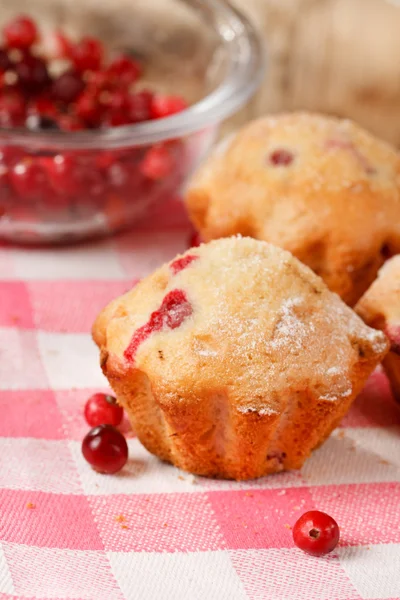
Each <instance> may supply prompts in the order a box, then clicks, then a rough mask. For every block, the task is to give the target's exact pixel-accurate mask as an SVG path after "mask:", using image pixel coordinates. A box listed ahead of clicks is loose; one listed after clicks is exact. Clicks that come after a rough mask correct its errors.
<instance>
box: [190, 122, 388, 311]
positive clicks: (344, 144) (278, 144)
mask: <svg viewBox="0 0 400 600" xmlns="http://www.w3.org/2000/svg"><path fill="white" fill-rule="evenodd" d="M399 185H400V157H399V155H398V153H397V152H396V151H395V150H394V149H393V148H391V147H390V146H389V145H388V144H386V143H384V142H381V141H379V140H378V139H376V138H375V137H374V136H372V135H371V134H369V133H367V132H366V131H365V130H363V129H362V128H360V127H359V126H357V125H356V124H355V123H353V122H351V121H348V120H340V119H336V118H330V117H325V116H321V115H317V114H308V113H293V114H284V115H279V116H276V117H266V118H262V119H259V120H257V121H254V122H252V123H250V124H248V125H246V126H245V127H244V128H243V129H242V130H240V131H239V132H238V133H237V134H236V135H234V136H233V137H232V139H231V140H230V141H228V142H227V143H226V144H225V147H224V148H223V149H222V150H221V148H220V149H217V151H216V152H215V153H214V154H213V155H212V156H211V157H210V158H209V159H208V160H207V161H206V162H205V163H204V165H203V166H202V167H200V169H199V171H198V172H197V173H196V174H195V176H194V178H193V180H192V182H191V185H190V187H189V190H188V193H187V198H186V202H187V206H188V209H189V213H190V215H191V218H192V220H193V222H194V224H195V225H196V227H197V228H198V229H199V231H200V232H201V234H202V236H203V238H204V239H205V240H206V241H207V240H210V239H213V238H217V237H222V236H230V235H233V234H236V233H241V234H242V235H250V236H252V237H255V238H258V239H263V240H265V241H269V242H271V243H274V244H277V245H279V246H282V247H283V248H285V249H286V250H289V251H290V252H292V253H293V254H294V255H295V256H296V257H297V258H299V259H300V260H302V261H303V262H305V263H306V264H308V266H310V267H311V268H312V269H313V270H314V271H315V272H316V273H317V274H320V275H321V276H322V277H323V279H324V280H325V281H326V283H327V284H328V286H329V287H330V288H331V289H332V290H334V291H337V292H338V293H339V294H340V295H341V296H342V297H343V298H344V299H345V300H346V301H347V302H349V303H350V304H352V303H355V301H357V299H358V298H359V297H360V295H361V294H362V293H363V292H364V291H365V289H366V288H367V287H368V285H369V284H370V283H371V281H372V279H373V278H374V277H375V275H376V270H377V269H378V268H379V266H380V264H377V266H376V269H375V270H374V269H372V271H373V272H372V275H371V276H370V280H368V276H369V272H368V265H371V264H372V263H373V262H374V260H375V257H377V256H379V255H380V253H382V254H383V255H384V256H385V257H386V255H387V253H389V254H394V253H396V252H398V251H400V188H399ZM381 262H383V261H381ZM357 271H360V272H359V274H357V277H359V278H362V277H363V276H364V275H366V277H367V280H366V282H365V285H364V287H363V289H361V291H360V292H359V291H358V289H357V290H355V289H354V287H355V286H357V287H358V284H359V282H354V273H355V272H357Z"/></svg>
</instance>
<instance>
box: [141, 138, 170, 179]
mask: <svg viewBox="0 0 400 600" xmlns="http://www.w3.org/2000/svg"><path fill="white" fill-rule="evenodd" d="M173 166H174V161H173V158H172V156H171V154H170V152H169V151H168V150H167V148H166V147H165V146H161V145H160V146H153V147H152V148H150V150H148V152H147V153H146V155H145V157H144V159H143V161H142V164H141V166H140V170H141V172H142V173H143V175H145V177H148V178H149V179H155V180H158V179H164V178H165V177H167V176H168V175H169V174H170V173H171V171H172V170H173Z"/></svg>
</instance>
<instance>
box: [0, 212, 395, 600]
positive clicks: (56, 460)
mask: <svg viewBox="0 0 400 600" xmlns="http://www.w3.org/2000/svg"><path fill="white" fill-rule="evenodd" d="M189 236H190V228H189V225H188V223H187V221H186V219H185V216H184V214H183V211H182V210H181V209H180V205H179V202H171V203H169V204H168V205H166V206H165V207H163V209H161V210H159V211H158V212H157V213H156V214H154V215H153V216H152V217H151V219H149V220H148V222H147V223H145V224H144V225H143V227H141V228H140V229H138V230H137V231H134V232H131V233H128V234H123V235H122V236H119V237H116V238H114V239H113V240H106V241H101V242H93V243H89V244H85V245H81V246H74V247H72V248H58V249H51V250H50V249H48V250H46V249H24V248H12V247H7V246H3V247H1V248H0V276H1V281H0V409H1V410H0V598H2V599H15V598H19V599H25V600H27V599H28V598H29V599H37V598H42V599H47V600H50V599H54V600H55V599H57V600H60V599H61V598H63V599H72V598H74V599H89V600H161V599H162V600H245V599H248V600H256V599H258V600H360V599H363V600H367V599H372V598H378V599H380V600H382V599H386V600H388V599H392V600H393V599H395V598H397V599H399V598H400V409H399V408H398V407H397V406H396V405H395V404H394V402H393V400H392V399H391V397H390V393H389V389H388V385H387V382H386V380H385V378H384V376H383V375H382V373H381V372H377V373H375V374H374V376H373V377H372V378H371V380H370V381H369V384H368V385H367V388H366V390H365V392H364V393H363V394H362V396H361V397H360V398H359V399H358V400H357V401H356V403H355V406H354V407H353V409H352V411H351V413H350V414H349V415H348V416H347V418H346V419H345V421H344V422H343V423H342V426H341V427H340V428H339V429H338V430H336V432H335V433H334V434H333V435H332V437H331V438H330V439H329V440H328V441H327V442H326V443H325V444H324V445H323V447H322V448H321V449H319V450H318V451H317V452H315V454H314V455H313V456H312V458H311V459H310V460H309V461H308V462H307V463H306V465H305V466H304V468H303V469H302V470H301V471H300V472H290V473H283V474H280V475H276V476H270V477H268V478H265V479H261V480H258V481H250V482H246V483H235V482H226V481H225V482H224V481H215V480H208V479H204V478H200V477H194V476H192V475H189V474H187V473H183V472H180V471H179V470H177V469H175V468H174V467H172V466H170V465H167V464H163V463H161V462H159V461H158V460H157V459H156V458H154V457H153V456H151V455H150V454H148V453H147V452H146V451H145V450H144V449H143V447H142V446H141V445H140V443H139V442H138V441H137V439H135V437H134V436H133V434H128V435H130V437H129V448H130V460H129V463H128V465H127V467H126V468H125V469H124V470H123V471H122V472H121V473H120V474H118V475H115V476H104V475H99V474H96V473H95V472H94V471H92V470H91V469H90V468H89V466H88V465H87V464H86V463H85V462H84V460H83V458H82V456H81V451H80V445H81V440H82V437H83V436H84V434H85V433H86V431H87V425H85V422H84V419H83V415H82V407H83V405H84V403H85V400H86V398H87V397H88V396H89V395H90V394H92V393H93V392H94V391H99V390H102V389H107V387H106V381H105V380H104V378H103V376H102V374H101V372H100V368H99V366H98V352H97V349H96V348H95V347H94V344H93V343H92V341H91V339H90V335H89V331H90V327H91V324H92V321H93V319H94V317H95V316H96V314H97V313H98V311H99V310H100V309H101V308H102V307H103V306H104V305H105V304H106V303H107V302H108V301H109V300H111V299H112V298H113V297H115V296H117V295H119V294H121V293H122V292H124V291H125V290H127V289H128V288H130V287H132V285H133V284H134V283H135V282H136V281H137V280H138V279H139V278H141V277H142V276H143V275H145V274H147V273H148V272H150V271H152V270H153V269H154V268H155V267H156V266H158V265H159V264H160V263H162V262H164V261H166V260H169V259H170V258H172V257H173V256H174V255H175V254H176V253H177V252H179V251H183V250H184V249H185V248H186V247H187V245H188V239H189ZM312 508H318V509H321V510H324V511H326V512H328V513H329V514H331V515H332V516H333V517H335V518H336V519H337V521H338V523H339V525H340V526H341V532H342V539H341V543H340V546H339V547H338V549H337V551H336V552H335V553H333V554H332V555H330V556H328V557H327V558H313V557H310V556H307V555H305V554H303V553H302V552H301V551H300V550H298V549H297V548H295V547H294V546H293V543H292V535H291V530H290V527H291V526H292V525H293V523H294V522H295V521H296V519H297V518H298V517H299V516H300V515H301V514H302V512H304V511H306V510H309V509H312Z"/></svg>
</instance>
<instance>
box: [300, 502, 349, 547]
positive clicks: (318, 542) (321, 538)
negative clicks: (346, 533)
mask: <svg viewBox="0 0 400 600" xmlns="http://www.w3.org/2000/svg"><path fill="white" fill-rule="evenodd" d="M339 535H340V532H339V526H338V524H337V523H336V521H335V519H332V517H330V516H329V515H327V514H326V513H324V512H321V511H319V510H310V511H309V512H306V513H304V515H302V516H301V517H300V519H298V521H296V523H295V525H294V527H293V540H294V543H295V544H296V546H297V547H298V548H300V549H301V550H304V552H307V553H308V554H313V555H314V556H322V555H323V554H328V552H332V550H334V549H335V548H336V546H337V544H338V541H339Z"/></svg>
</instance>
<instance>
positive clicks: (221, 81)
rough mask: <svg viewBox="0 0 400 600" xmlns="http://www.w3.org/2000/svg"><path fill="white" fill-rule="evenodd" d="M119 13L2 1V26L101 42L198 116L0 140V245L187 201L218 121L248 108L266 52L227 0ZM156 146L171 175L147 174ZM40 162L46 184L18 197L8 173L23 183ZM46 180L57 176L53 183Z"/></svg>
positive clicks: (44, 238)
mask: <svg viewBox="0 0 400 600" xmlns="http://www.w3.org/2000/svg"><path fill="white" fill-rule="evenodd" d="M115 5H116V2H108V0H96V2H95V1H94V0H91V1H89V0H81V1H80V2H73V3H71V2H70V1H69V0H40V1H39V0H36V1H35V2H32V1H27V0H2V2H1V11H0V25H1V24H2V23H4V22H6V21H8V20H9V19H11V18H13V17H14V16H15V15H17V14H21V13H23V14H29V15H31V16H32V17H33V18H34V19H35V20H36V21H37V22H38V24H39V26H40V28H41V30H42V31H43V32H44V33H45V34H46V31H48V32H51V31H53V30H54V29H55V28H61V29H62V30H64V31H66V32H67V33H72V35H75V36H76V37H77V38H79V37H80V36H83V35H93V36H96V37H99V38H100V39H102V40H103V41H104V42H105V44H106V47H107V48H109V49H110V51H114V50H115V51H124V52H129V53H130V54H132V55H134V56H135V57H137V58H138V59H139V60H140V62H141V63H142V65H143V66H144V78H143V80H142V84H143V86H144V87H145V88H148V89H151V90H153V91H157V92H163V93H173V94H179V95H181V96H183V97H184V98H185V99H186V100H187V101H188V102H189V104H190V108H188V109H187V110H185V111H183V112H181V113H179V114H176V115H173V116H171V117H167V118H163V119H158V120H153V121H147V122H144V123H139V124H136V125H127V126H121V127H114V128H109V129H102V130H90V131H83V132H71V133H70V132H60V131H41V132H35V131H28V130H25V129H0V238H2V239H5V240H9V241H13V242H20V243H60V242H71V241H75V240H81V239H84V238H88V237H93V236H98V235H104V234H109V233H112V232H115V231H117V230H120V229H122V228H125V227H128V226H131V225H132V224H134V223H135V222H136V221H138V220H140V219H141V218H142V217H143V216H145V215H146V213H147V212H148V211H149V209H150V208H152V207H153V206H154V205H155V204H156V203H158V202H162V201H163V200H165V199H167V198H170V197H171V196H175V195H176V194H177V193H179V191H180V190H181V188H182V186H183V185H184V184H185V182H186V181H187V179H188V177H189V176H190V174H191V173H192V171H193V170H194V169H195V168H196V166H197V165H198V163H199V162H200V161H201V159H202V158H203V156H204V155H205V153H206V152H207V151H208V150H209V148H210V146H211V144H212V143H213V141H214V139H215V137H216V133H217V130H218V126H219V124H220V123H221V121H222V120H223V119H225V118H226V117H228V116H230V115H231V114H233V113H234V112H235V111H236V110H238V109H239V108H240V107H241V106H242V105H243V104H244V103H245V102H246V101H247V100H248V99H249V98H250V96H251V95H252V93H253V92H254V91H255V89H256V87H257V85H258V83H259V82H260V80H261V76H262V71H263V69H262V67H263V65H262V50H261V47H260V41H259V39H258V37H257V35H256V34H255V32H254V30H253V28H252V27H251V25H250V24H249V23H248V21H247V20H246V19H245V18H244V17H243V16H242V15H240V14H239V13H238V12H237V11H236V10H234V9H233V8H232V7H231V6H230V5H228V4H227V3H226V2H224V1H223V0H162V1H161V0H157V1H153V0H152V1H151V2H149V1H148V0H118V10H116V8H115ZM44 37H46V35H44ZM155 146H156V147H159V146H162V147H163V148H166V149H167V151H168V156H169V169H168V170H167V172H164V174H163V175H162V176H157V178H154V176H151V177H149V176H147V175H146V173H145V172H144V170H143V169H142V168H141V165H142V161H143V158H144V157H145V156H146V154H147V153H148V152H149V150H150V149H152V148H153V147H155ZM33 162H35V163H36V165H37V170H38V173H39V174H40V176H39V177H37V178H36V180H35V182H32V185H30V184H29V185H25V188H24V189H15V185H12V183H10V178H9V177H8V173H9V170H10V168H12V169H14V170H15V169H16V170H17V171H18V169H19V171H20V172H23V170H24V169H26V168H27V166H29V165H31V164H32V163H33ZM48 169H53V171H54V169H55V172H56V177H54V176H49V171H48ZM21 170H22V171H21ZM164 171H165V169H164ZM60 173H61V175H60ZM17 187H18V186H17Z"/></svg>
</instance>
